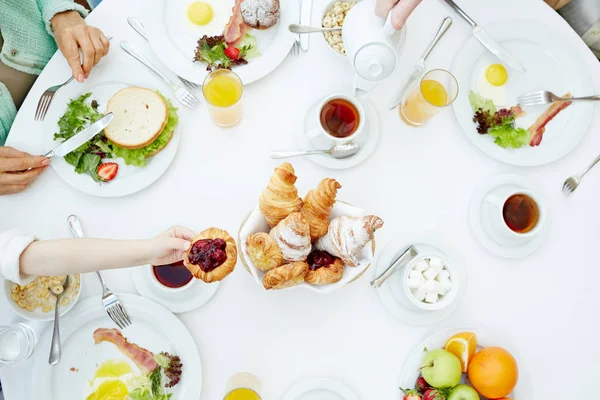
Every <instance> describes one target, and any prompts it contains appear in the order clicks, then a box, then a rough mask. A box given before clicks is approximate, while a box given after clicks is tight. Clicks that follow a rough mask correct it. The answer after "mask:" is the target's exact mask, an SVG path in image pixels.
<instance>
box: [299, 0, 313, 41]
mask: <svg viewBox="0 0 600 400" xmlns="http://www.w3.org/2000/svg"><path fill="white" fill-rule="evenodd" d="M312 3H313V0H301V5H300V25H310V24H311V20H312ZM309 39H310V35H300V48H301V49H302V51H308V42H309Z"/></svg>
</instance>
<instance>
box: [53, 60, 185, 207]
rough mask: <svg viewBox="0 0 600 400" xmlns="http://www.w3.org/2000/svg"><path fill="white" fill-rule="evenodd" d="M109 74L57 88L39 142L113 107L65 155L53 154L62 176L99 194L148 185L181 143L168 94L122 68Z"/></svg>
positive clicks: (65, 134) (69, 132) (66, 134)
mask: <svg viewBox="0 0 600 400" xmlns="http://www.w3.org/2000/svg"><path fill="white" fill-rule="evenodd" d="M115 75H116V76H115ZM119 77H123V79H122V80H112V79H119ZM110 79H111V80H108V79H106V78H99V79H96V80H93V79H90V80H87V81H86V82H85V83H83V84H79V85H69V86H66V87H64V88H63V89H62V90H61V91H60V92H58V93H57V94H56V98H55V99H54V101H55V103H56V107H51V108H50V110H49V112H48V115H47V116H46V119H45V120H46V122H45V130H46V132H47V133H48V135H45V136H44V141H43V144H42V146H43V148H44V150H46V151H48V150H51V149H53V148H55V147H56V146H57V145H58V144H60V143H61V142H63V141H65V140H67V139H69V138H70V137H72V136H74V135H75V134H77V133H78V132H80V131H81V130H82V129H84V128H86V127H87V126H89V125H90V124H91V123H93V122H95V121H96V120H98V119H100V118H102V117H103V116H104V114H105V113H108V112H112V113H113V115H114V117H113V120H112V122H111V123H110V124H109V125H108V126H107V127H106V128H105V129H104V130H103V131H102V132H100V133H99V134H98V135H96V136H95V137H93V138H92V139H91V140H90V141H88V142H87V143H85V144H83V145H82V146H81V147H79V148H78V149H76V150H74V151H72V152H70V153H69V154H67V155H66V156H65V157H64V158H61V157H54V158H53V159H52V168H53V169H54V170H55V171H56V173H57V174H58V175H59V176H60V177H61V178H62V179H63V180H64V181H65V182H67V183H68V184H70V185H71V186H73V187H74V188H76V189H78V190H80V191H82V192H85V193H88V194H91V195H94V196H100V197H118V196H125V195H128V194H132V193H135V192H138V191H140V190H142V189H144V188H146V187H147V186H149V185H151V184H152V183H154V182H155V181H156V180H157V179H159V178H160V177H161V176H162V174H163V173H164V172H166V171H167V169H168V168H169V166H170V165H171V162H172V161H173V160H174V158H175V155H176V153H177V147H178V146H179V135H178V134H177V132H176V129H177V126H178V124H179V116H178V111H177V108H175V107H174V105H173V104H174V103H173V100H172V99H171V98H170V97H168V96H167V95H166V94H164V93H161V92H159V91H158V90H156V89H154V88H152V87H148V85H146V84H144V83H143V82H138V81H137V78H135V75H134V73H133V72H127V71H126V70H125V69H120V70H119V72H117V73H116V74H113V75H112V76H111V78H110Z"/></svg>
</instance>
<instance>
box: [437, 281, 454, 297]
mask: <svg viewBox="0 0 600 400" xmlns="http://www.w3.org/2000/svg"><path fill="white" fill-rule="evenodd" d="M433 282H434V283H435V292H436V293H437V294H439V295H440V296H443V295H445V294H446V293H448V290H450V289H449V288H446V287H445V286H444V285H442V284H441V283H439V282H438V281H433Z"/></svg>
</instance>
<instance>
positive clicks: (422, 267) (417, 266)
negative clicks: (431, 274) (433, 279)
mask: <svg viewBox="0 0 600 400" xmlns="http://www.w3.org/2000/svg"><path fill="white" fill-rule="evenodd" d="M428 267H429V264H427V261H425V260H421V261H419V262H418V263H416V264H415V266H414V267H413V269H414V270H417V271H421V272H423V271H425V270H426V269H427V268H428Z"/></svg>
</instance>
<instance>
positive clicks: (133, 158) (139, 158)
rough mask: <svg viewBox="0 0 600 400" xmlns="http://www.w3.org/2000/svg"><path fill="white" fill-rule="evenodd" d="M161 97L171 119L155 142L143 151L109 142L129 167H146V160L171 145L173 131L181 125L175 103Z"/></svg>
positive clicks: (115, 152)
mask: <svg viewBox="0 0 600 400" xmlns="http://www.w3.org/2000/svg"><path fill="white" fill-rule="evenodd" d="M159 94H160V93H159ZM161 96H162V98H163V99H164V100H165V103H167V108H168V113H169V119H168V121H167V124H166V125H165V127H164V129H163V131H162V132H161V134H160V135H158V137H157V138H156V140H155V141H154V142H152V143H150V144H149V145H148V146H145V147H142V148H141V149H124V148H122V147H119V146H117V145H116V144H114V143H112V142H110V141H109V143H110V144H111V146H112V149H113V154H114V155H115V157H121V158H122V159H123V160H125V163H126V164H127V165H135V166H137V167H144V166H146V158H147V157H148V156H150V155H151V154H154V153H155V152H157V151H158V150H160V149H162V148H163V147H165V146H166V145H167V143H169V140H171V136H172V135H173V131H174V130H175V128H176V127H177V124H178V123H179V116H178V115H177V108H176V107H174V106H173V103H171V101H170V100H169V99H167V98H166V97H165V96H163V95H162V94H161Z"/></svg>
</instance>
